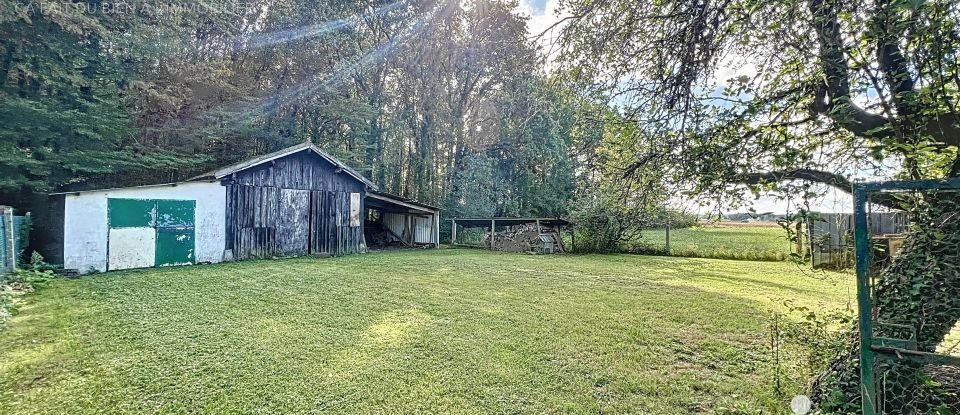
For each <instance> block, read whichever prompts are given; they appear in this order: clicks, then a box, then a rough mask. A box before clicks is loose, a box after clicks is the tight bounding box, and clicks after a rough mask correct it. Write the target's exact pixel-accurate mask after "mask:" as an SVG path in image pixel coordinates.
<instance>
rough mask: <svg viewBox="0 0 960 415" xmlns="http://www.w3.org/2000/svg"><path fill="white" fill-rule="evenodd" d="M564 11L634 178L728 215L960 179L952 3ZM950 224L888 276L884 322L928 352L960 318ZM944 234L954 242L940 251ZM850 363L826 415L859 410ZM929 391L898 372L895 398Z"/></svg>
mask: <svg viewBox="0 0 960 415" xmlns="http://www.w3.org/2000/svg"><path fill="white" fill-rule="evenodd" d="M561 3H562V4H563V6H564V8H563V10H564V11H565V12H567V13H568V15H569V16H570V18H569V19H567V20H566V21H565V22H564V24H565V26H564V29H563V39H564V51H563V52H564V53H563V55H562V56H563V58H564V59H562V60H561V62H562V63H563V64H564V65H565V66H566V67H569V68H571V74H572V80H571V84H574V85H589V86H591V88H587V93H595V94H603V95H606V96H608V97H609V98H610V100H611V101H613V102H616V103H617V107H618V108H619V109H620V111H621V113H623V114H626V117H627V118H628V119H629V120H630V121H632V122H634V123H635V125H636V126H637V127H636V131H637V133H636V134H634V135H633V137H634V140H633V141H637V142H639V143H637V144H635V148H637V149H639V150H641V151H639V152H637V153H636V154H635V157H634V162H633V163H629V164H628V168H626V169H624V176H627V177H630V176H634V175H636V176H638V177H637V180H639V181H644V180H649V175H650V174H655V175H657V176H658V177H662V178H664V179H665V181H666V182H667V184H665V185H664V186H665V187H666V188H668V189H676V190H675V191H679V190H686V191H689V192H691V193H692V194H696V195H699V196H700V197H701V198H703V199H708V200H712V201H714V202H715V203H716V204H718V205H737V204H738V203H749V200H750V199H751V198H753V197H756V196H758V195H760V194H763V193H769V192H773V193H774V194H776V195H779V196H782V197H784V198H793V199H797V200H808V199H810V198H811V197H813V196H815V195H816V194H818V193H820V192H822V191H823V189H824V188H826V187H832V188H834V189H836V190H839V191H843V192H850V191H851V189H852V183H853V181H854V179H855V178H857V176H861V177H862V176H864V173H865V172H870V173H872V174H869V176H872V177H873V178H903V179H939V178H945V177H958V176H960V151H958V146H960V110H958V105H957V102H958V100H960V95H958V94H960V76H958V73H960V61H958V60H957V59H956V51H957V49H958V47H960V25H958V23H957V22H960V9H958V8H957V7H956V3H955V2H952V1H883V0H876V1H874V0H865V1H835V0H808V1H786V2H784V1H748V2H743V1H725V2H707V3H703V2H682V1H679V2H678V1H667V2H640V3H637V2H633V1H630V0H613V1H604V2H596V1H582V0H564V1H562V2H561ZM600 39H604V40H609V39H617V41H599V40H600ZM654 191H656V189H655V190H654ZM871 201H872V202H873V203H875V204H878V205H881V206H885V207H888V208H894V209H899V208H902V207H904V204H903V202H906V207H907V209H908V210H913V209H914V208H917V207H922V206H923V205H924V203H925V202H924V201H923V200H916V199H911V198H910V197H906V198H898V197H896V196H893V195H890V194H878V195H875V197H873V198H872V199H871ZM944 211H945V210H944ZM947 219H948V218H939V219H937V220H931V221H925V222H921V223H922V224H921V225H920V226H919V228H918V229H915V230H914V231H913V234H912V235H911V236H910V239H913V240H916V241H918V242H915V243H910V245H911V246H914V247H915V248H914V249H915V250H916V252H915V253H913V254H911V255H909V256H910V257H911V259H910V260H903V261H897V262H895V263H894V265H893V266H892V267H891V268H890V269H888V270H887V271H884V273H883V276H882V277H881V279H882V283H881V286H882V287H884V288H882V289H881V291H882V292H883V293H885V294H886V295H887V296H888V297H889V298H888V299H887V300H885V301H889V302H890V303H889V304H886V305H884V306H882V307H881V309H880V310H881V311H880V313H887V312H889V313H890V314H888V315H887V314H885V317H888V318H889V319H892V320H894V321H906V322H907V323H909V324H908V325H910V326H912V327H914V328H915V329H916V330H921V331H928V334H929V335H930V337H929V338H925V339H924V340H923V341H924V342H928V343H932V342H935V341H939V340H942V334H943V333H941V332H942V331H943V330H944V328H945V327H953V326H954V325H956V323H957V322H958V321H960V307H957V306H956V304H955V298H957V297H958V296H955V295H953V294H952V293H954V292H955V290H954V287H956V286H957V285H958V283H960V282H958V281H960V272H957V270H956V269H954V265H955V264H954V262H955V259H956V256H955V252H957V247H958V246H960V244H957V243H955V241H952V239H951V238H950V236H951V235H955V233H956V232H957V230H956V229H955V227H954V225H953V224H952V222H950V220H947ZM939 234H945V235H947V236H946V237H944V238H943V239H935V240H933V241H931V236H932V235H939ZM919 241H925V243H928V245H924V244H923V243H920V242H919ZM929 242H935V243H934V244H933V245H932V246H931V245H929ZM946 242H950V243H953V244H952V245H950V248H947V247H946V245H945V243H946ZM933 247H936V249H934V248H933ZM932 270H940V272H933V271H932ZM932 287H939V288H940V289H941V291H936V292H935V291H934V290H933V289H932ZM944 293H951V294H944ZM948 296H949V297H950V298H947V297H948ZM893 304H901V306H893ZM883 310H886V311H883ZM933 311H935V313H934V314H931V313H930V312H933ZM936 334H939V335H941V336H940V337H939V338H937V336H936ZM855 346H856V343H855V342H853V343H851V347H855ZM922 348H923V349H924V350H926V349H928V348H929V344H925V345H923V346H922ZM853 355H855V354H854V353H852V352H851V353H850V354H849V355H843V356H839V357H838V360H837V361H836V362H834V365H831V372H830V373H825V374H824V376H826V377H833V378H835V379H841V382H839V383H830V384H826V383H821V384H820V385H821V386H824V387H825V388H828V389H823V390H819V391H818V393H816V394H815V397H816V398H817V399H818V400H819V402H818V403H819V404H820V405H821V409H823V410H826V411H830V410H832V409H836V408H839V410H842V411H856V410H858V409H859V388H858V387H857V380H858V370H857V367H856V364H854V362H853V361H852V360H851V359H852V358H853ZM950 377H951V379H954V380H955V379H956V378H957V377H958V376H956V375H953V376H950ZM900 381H903V383H902V384H901V383H900ZM925 383H927V382H925V381H924V379H923V377H920V376H912V377H911V376H902V377H899V380H898V381H895V382H894V384H892V387H894V388H895V390H904V391H906V390H912V391H922V390H924V388H923V387H919V386H918V385H922V384H925ZM911 388H912V389H911ZM902 395H903V396H907V395H909V392H907V393H904V394H902ZM936 401H937V399H931V400H929V401H928V400H926V399H925V398H924V399H920V400H919V401H910V400H898V401H896V402H893V403H894V404H904V405H905V406H901V407H895V406H894V407H888V408H886V410H888V411H892V413H911V412H919V413H923V412H925V411H927V410H931V409H935V408H937V406H936V405H934V404H932V403H931V402H936ZM836 402H842V403H843V406H841V407H838V406H836V405H835V403H836ZM914 403H916V404H917V405H915V406H913V404H914ZM957 407H960V403H955V404H954V407H953V408H954V409H956V408H957Z"/></svg>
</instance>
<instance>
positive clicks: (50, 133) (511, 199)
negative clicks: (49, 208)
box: [0, 0, 603, 216]
mask: <svg viewBox="0 0 960 415" xmlns="http://www.w3.org/2000/svg"><path fill="white" fill-rule="evenodd" d="M70 4H72V5H73V6H74V7H69V8H68V7H66V6H65V4H59V3H28V2H18V3H10V4H7V5H6V6H4V7H3V10H2V11H0V39H2V40H0V42H2V46H0V74H3V75H4V76H0V99H2V102H0V122H2V124H3V126H4V128H2V129H0V147H2V148H0V177H2V179H0V198H2V200H4V201H5V202H6V203H11V204H14V205H16V206H18V207H21V208H24V209H33V210H37V208H36V206H39V205H40V204H42V202H43V200H45V197H44V196H43V194H45V193H46V192H50V191H56V190H62V189H76V188H90V187H105V186H123V185H133V184H142V183H156V182H168V181H176V180H181V179H184V178H187V177H189V176H190V175H192V174H196V173H199V172H202V171H205V170H209V169H212V168H214V167H217V166H222V165H224V164H227V163H231V162H235V161H238V160H241V159H244V158H247V157H250V156H252V155H256V154H261V153H265V152H269V151H273V150H276V149H279V148H283V147H285V146H288V145H291V144H295V143H298V142H304V141H312V142H314V143H316V144H318V145H319V146H321V147H322V148H324V149H325V150H327V151H329V152H330V153H332V154H334V155H336V156H338V157H340V158H342V159H343V160H345V161H347V162H348V163H350V164H351V165H353V166H356V167H357V168H358V169H360V170H362V171H363V173H364V174H366V175H367V176H369V177H370V178H371V179H373V180H374V181H375V182H376V183H378V184H379V185H381V186H382V187H383V188H384V189H385V190H387V191H390V192H394V193H398V194H401V195H404V196H408V197H413V198H417V199H419V200H422V201H425V202H429V203H435V204H438V205H441V206H442V207H444V208H445V209H446V210H445V212H446V213H447V214H451V215H550V216H552V215H562V214H566V213H567V211H568V203H569V202H570V200H571V199H572V198H573V197H574V193H575V187H576V186H575V182H576V181H575V177H574V176H575V175H581V176H583V175H584V174H585V173H584V169H583V168H579V169H578V168H577V167H575V166H574V162H575V161H576V160H577V158H578V157H577V154H576V153H577V152H578V151H580V150H581V149H583V148H584V147H585V146H586V147H589V146H591V145H594V144H595V143H597V142H598V141H597V140H595V139H590V138H589V137H590V136H597V135H598V134H601V133H600V132H598V131H600V129H602V128H603V126H602V123H598V122H596V117H583V116H581V115H582V112H583V110H582V108H584V105H582V102H584V100H583V98H579V97H576V96H575V95H574V94H572V93H571V92H570V91H569V90H565V89H563V88H561V87H559V86H558V85H561V83H560V82H557V81H556V80H555V79H552V78H551V76H550V75H548V74H547V73H546V72H545V71H544V70H543V65H542V62H543V56H542V53H541V51H540V50H538V48H537V47H536V46H535V43H533V42H532V41H531V40H529V39H528V34H527V30H526V20H525V18H524V17H522V16H519V15H517V14H516V13H515V12H514V8H515V4H513V3H511V2H501V1H496V0H474V1H465V2H443V1H439V2H438V1H430V0H409V1H405V0H397V1H374V0H368V1H337V0H264V1H249V2H245V3H231V2H220V3H203V4H200V3H196V4H194V3H193V2H185V3H182V4H181V3H174V2H162V3H145V2H139V3H138V2H133V3H123V4H122V5H123V7H121V3H117V4H108V3H104V2H101V1H95V0H89V1H87V2H85V3H84V2H81V3H70ZM588 119H593V120H594V121H584V120H588ZM578 120H579V121H578ZM585 137H586V138H585ZM584 143H587V144H584ZM590 143H593V144H590ZM588 151H594V150H592V149H588Z"/></svg>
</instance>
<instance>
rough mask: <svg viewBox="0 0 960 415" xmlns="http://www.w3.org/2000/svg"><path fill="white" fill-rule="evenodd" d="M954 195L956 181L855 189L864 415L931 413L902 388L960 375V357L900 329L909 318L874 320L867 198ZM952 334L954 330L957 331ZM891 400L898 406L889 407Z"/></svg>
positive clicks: (909, 327)
mask: <svg viewBox="0 0 960 415" xmlns="http://www.w3.org/2000/svg"><path fill="white" fill-rule="evenodd" d="M958 189H960V179H957V178H954V179H950V180H918V181H891V182H875V183H856V184H854V186H853V194H854V243H855V247H856V273H857V303H858V313H859V331H860V393H861V398H862V412H863V414H864V415H876V414H886V413H897V414H899V413H911V411H913V412H916V413H929V411H925V410H923V409H920V408H919V406H918V405H917V404H916V403H914V402H909V401H907V400H908V399H914V397H913V396H911V395H913V394H911V393H910V392H909V389H908V388H907V387H905V386H906V383H909V382H930V383H929V385H934V384H935V383H936V381H935V380H934V379H933V377H932V376H931V373H935V372H934V371H935V370H939V369H937V368H946V369H948V370H949V371H952V373H960V357H958V356H956V355H951V354H950V353H949V351H948V352H943V351H941V350H939V349H936V350H934V351H931V350H930V347H924V346H923V345H920V344H918V336H917V333H918V332H919V331H920V330H922V329H923V328H922V327H917V326H916V325H915V324H904V322H908V321H909V316H907V317H905V318H903V319H902V320H900V321H884V320H883V319H880V318H878V317H877V316H878V314H879V313H878V308H877V305H878V304H879V303H880V302H879V301H878V300H880V299H879V298H878V293H877V290H876V288H877V287H876V285H877V281H876V280H875V275H873V274H874V273H875V271H876V269H875V267H873V266H872V265H873V252H874V248H875V247H874V245H873V244H872V242H871V239H870V221H869V212H868V210H869V209H870V208H869V206H870V200H871V197H874V196H876V195H877V194H880V193H891V192H893V193H896V192H901V193H902V192H929V191H944V190H951V191H956V190H958ZM932 272H934V273H936V272H937V271H932ZM954 277H955V276H954ZM909 288H911V287H908V289H909ZM947 317H949V318H952V317H953V316H947ZM951 321H952V320H951ZM954 331H957V329H956V328H955V329H954ZM948 337H949V336H948ZM958 344H960V343H958ZM922 349H926V350H922ZM904 369H907V370H908V371H904ZM902 373H910V374H911V375H910V378H909V379H906V378H904V377H903V376H901V374H902ZM891 399H898V400H899V401H897V402H892V401H891ZM911 408H912V409H911ZM954 409H955V408H954ZM947 410H950V408H947ZM934 413H940V412H934ZM945 413H953V412H945Z"/></svg>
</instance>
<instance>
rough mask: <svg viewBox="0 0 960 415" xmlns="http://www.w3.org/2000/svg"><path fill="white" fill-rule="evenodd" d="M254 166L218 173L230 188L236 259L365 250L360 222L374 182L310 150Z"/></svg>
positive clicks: (229, 223) (230, 238)
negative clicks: (369, 189)
mask: <svg viewBox="0 0 960 415" xmlns="http://www.w3.org/2000/svg"><path fill="white" fill-rule="evenodd" d="M255 161H256V162H255V163H247V164H246V165H244V166H242V167H241V168H240V169H231V168H227V169H221V170H220V171H218V172H217V173H216V174H217V175H218V176H220V177H219V178H221V180H222V183H223V185H224V186H226V187H227V196H226V197H227V202H226V203H227V218H226V249H228V250H230V251H231V252H232V253H233V256H234V257H236V258H238V259H245V258H264V257H273V256H295V255H305V254H329V255H344V254H350V253H356V252H363V251H366V244H365V243H364V239H363V226H362V225H363V224H362V221H359V220H356V218H357V217H359V216H361V215H362V214H363V212H364V206H363V199H364V197H365V195H366V191H367V189H368V188H370V187H371V186H372V183H369V182H368V181H367V180H366V179H364V178H363V177H362V176H359V175H357V174H356V173H355V172H353V171H352V170H349V168H347V167H345V166H344V165H343V164H342V163H341V162H339V161H338V160H336V159H334V158H332V157H330V156H329V155H326V154H325V153H322V152H320V151H319V150H317V149H316V148H315V147H313V146H311V145H308V146H302V147H301V148H295V149H294V150H293V151H288V152H286V153H283V154H280V155H276V154H273V155H267V156H264V157H261V158H259V159H257V160H255ZM352 217H353V218H352ZM351 219H353V220H351Z"/></svg>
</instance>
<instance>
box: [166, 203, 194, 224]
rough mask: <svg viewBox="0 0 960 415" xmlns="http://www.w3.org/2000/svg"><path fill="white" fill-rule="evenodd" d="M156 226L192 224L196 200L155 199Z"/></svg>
mask: <svg viewBox="0 0 960 415" xmlns="http://www.w3.org/2000/svg"><path fill="white" fill-rule="evenodd" d="M156 202H157V227H158V228H167V227H184V226H193V215H194V210H195V208H196V205H197V202H195V201H193V200H157V201H156Z"/></svg>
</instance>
